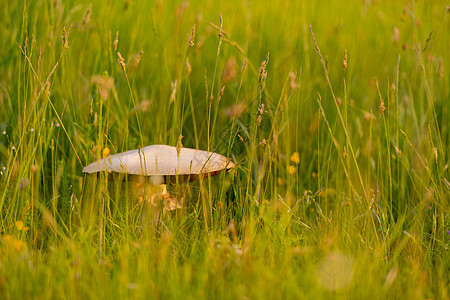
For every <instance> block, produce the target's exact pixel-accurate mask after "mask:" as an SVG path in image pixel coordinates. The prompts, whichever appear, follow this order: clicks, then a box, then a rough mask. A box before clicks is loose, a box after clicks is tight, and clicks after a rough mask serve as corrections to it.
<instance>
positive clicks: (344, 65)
mask: <svg viewBox="0 0 450 300" xmlns="http://www.w3.org/2000/svg"><path fill="white" fill-rule="evenodd" d="M347 67H348V64H347V49H345V51H344V62H343V64H342V68H343V70H344V71H345V70H347Z"/></svg>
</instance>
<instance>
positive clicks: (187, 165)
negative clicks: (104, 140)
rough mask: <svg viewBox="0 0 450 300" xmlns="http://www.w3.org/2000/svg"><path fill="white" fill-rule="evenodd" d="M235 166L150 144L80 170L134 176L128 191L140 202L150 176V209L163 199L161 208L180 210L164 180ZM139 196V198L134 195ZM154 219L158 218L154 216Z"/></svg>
mask: <svg viewBox="0 0 450 300" xmlns="http://www.w3.org/2000/svg"><path fill="white" fill-rule="evenodd" d="M234 166H235V165H234V163H233V162H232V161H231V160H230V159H227V158H226V157H225V156H223V155H220V154H217V153H214V152H208V151H203V150H196V149H190V148H177V147H172V146H167V145H151V146H147V147H144V148H139V149H136V150H130V151H126V152H123V153H118V154H114V155H110V156H108V157H106V158H103V159H101V160H98V161H96V162H93V163H91V164H89V165H87V166H86V167H84V169H83V172H84V173H89V174H92V173H98V172H102V171H107V172H109V173H111V172H116V173H125V174H130V175H137V177H138V186H139V187H140V188H137V189H136V188H135V189H132V192H133V193H135V194H136V195H137V196H138V197H139V198H140V199H143V194H144V193H143V192H144V191H143V190H142V186H144V187H148V186H146V185H145V178H148V177H150V181H151V183H152V186H151V187H150V188H149V189H147V190H146V191H148V192H149V193H148V195H146V199H147V200H148V202H149V203H150V204H151V205H152V206H154V207H159V206H160V205H158V201H159V200H163V203H164V209H165V210H172V209H176V208H180V207H181V204H182V199H181V200H179V199H177V198H176V197H172V196H171V195H170V194H169V193H168V192H167V187H166V183H167V182H168V181H172V182H173V181H174V178H175V180H177V181H178V178H181V179H184V180H186V179H187V180H195V179H197V178H198V177H207V176H213V175H216V174H218V173H220V172H221V171H223V170H229V169H231V168H233V167H234ZM138 194H141V195H138ZM155 211H157V213H158V215H159V211H160V209H156V210H155ZM156 217H158V216H156Z"/></svg>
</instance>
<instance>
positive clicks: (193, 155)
mask: <svg viewBox="0 0 450 300" xmlns="http://www.w3.org/2000/svg"><path fill="white" fill-rule="evenodd" d="M233 167H234V163H233V162H232V161H231V160H229V159H227V158H226V157H225V156H223V155H220V154H217V153H214V152H208V151H202V150H196V149H190V148H181V149H180V153H179V155H178V153H177V148H176V147H172V146H167V145H152V146H147V147H144V148H142V149H136V150H130V151H126V152H123V153H118V154H114V155H110V156H108V157H106V158H104V159H101V160H99V161H96V162H93V163H91V164H90V165H87V166H86V167H84V169H83V172H85V173H96V172H101V171H112V172H118V173H128V174H134V175H144V176H152V175H157V176H162V175H164V176H166V175H190V174H193V175H196V174H200V173H202V174H207V173H215V172H219V171H222V170H224V169H231V168H233Z"/></svg>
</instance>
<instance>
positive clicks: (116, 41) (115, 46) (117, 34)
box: [113, 31, 119, 52]
mask: <svg viewBox="0 0 450 300" xmlns="http://www.w3.org/2000/svg"><path fill="white" fill-rule="evenodd" d="M118 44H119V31H117V32H116V38H115V39H114V42H113V45H114V52H116V51H117V45H118Z"/></svg>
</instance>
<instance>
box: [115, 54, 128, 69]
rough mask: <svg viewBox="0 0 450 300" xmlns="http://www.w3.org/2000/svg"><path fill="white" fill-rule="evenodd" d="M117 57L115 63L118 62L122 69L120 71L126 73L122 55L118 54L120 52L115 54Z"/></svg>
mask: <svg viewBox="0 0 450 300" xmlns="http://www.w3.org/2000/svg"><path fill="white" fill-rule="evenodd" d="M117 57H118V60H117V61H118V62H119V65H120V66H121V67H122V70H123V71H124V72H126V68H125V60H124V59H123V57H122V54H120V52H117Z"/></svg>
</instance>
